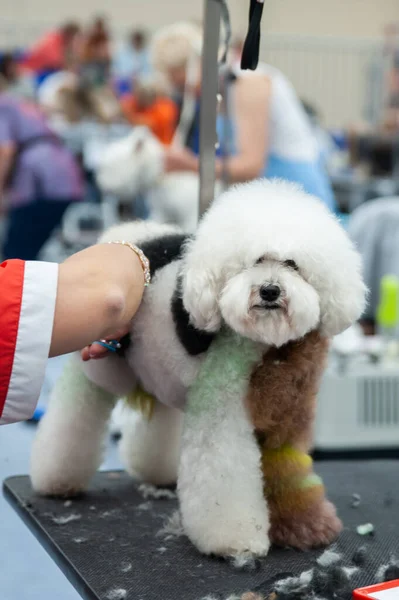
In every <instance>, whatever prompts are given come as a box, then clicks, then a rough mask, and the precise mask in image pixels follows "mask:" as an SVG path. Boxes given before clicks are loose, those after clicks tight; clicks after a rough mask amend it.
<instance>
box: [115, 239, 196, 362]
mask: <svg viewBox="0 0 399 600" xmlns="http://www.w3.org/2000/svg"><path fill="white" fill-rule="evenodd" d="M188 237H189V236H188V235H186V234H184V233H176V234H174V233H172V234H168V235H164V236H162V237H157V238H154V239H152V240H148V241H147V242H143V243H142V244H140V248H141V250H142V251H143V252H144V254H145V255H146V257H147V258H148V260H149V261H150V273H151V277H153V276H154V274H155V273H156V271H158V270H159V269H162V267H166V265H168V264H169V263H171V262H173V261H174V260H178V259H179V258H180V257H181V253H182V249H183V244H184V242H185V241H186V240H187V239H188ZM120 343H121V345H122V347H121V348H120V349H119V350H117V353H118V355H119V356H125V354H126V350H127V349H128V348H129V346H130V344H131V343H132V342H131V337H130V333H128V334H127V335H125V336H124V337H123V338H122V339H121V340H120Z"/></svg>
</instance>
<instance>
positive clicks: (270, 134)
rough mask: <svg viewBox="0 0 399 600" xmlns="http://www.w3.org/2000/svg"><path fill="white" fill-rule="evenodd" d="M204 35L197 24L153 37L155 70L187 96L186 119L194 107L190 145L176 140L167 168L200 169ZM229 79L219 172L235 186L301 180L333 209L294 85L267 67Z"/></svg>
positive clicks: (168, 154) (221, 123) (168, 153)
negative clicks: (258, 180)
mask: <svg viewBox="0 0 399 600" xmlns="http://www.w3.org/2000/svg"><path fill="white" fill-rule="evenodd" d="M202 37H203V36H202V29H201V27H200V26H199V25H197V24H195V23H176V24H173V25H170V26H167V27H165V28H163V29H161V30H159V31H158V33H157V34H156V35H155V36H154V39H153V42H152V48H151V57H152V63H153V65H154V68H155V69H156V70H157V71H159V72H161V73H163V74H164V75H165V76H166V77H167V78H168V80H169V82H170V84H171V85H172V86H173V87H174V89H175V90H176V92H177V94H179V95H180V97H181V98H182V97H184V98H185V102H183V105H184V109H183V115H182V116H183V122H184V110H185V109H186V106H187V104H188V105H190V104H191V107H192V106H193V104H194V105H195V106H194V110H193V111H192V112H193V113H194V118H192V119H191V123H190V124H189V126H187V127H186V136H185V139H184V140H183V145H184V146H186V148H183V147H178V146H176V145H172V146H171V147H170V148H168V149H166V155H165V168H166V170H167V171H169V172H171V171H184V170H186V171H194V172H197V171H198V170H199V160H198V154H199V135H198V134H199V127H198V123H199V103H198V100H199V97H200V94H201V79H202V76H206V73H205V74H202V73H201V52H202ZM226 79H227V81H228V82H229V83H228V84H227V86H226V89H225V90H224V96H225V97H224V102H223V107H222V111H221V113H220V114H219V117H218V132H219V142H220V150H219V157H218V158H217V159H216V167H215V169H216V176H217V177H218V178H221V177H222V176H227V179H228V181H229V182H231V183H238V182H243V181H248V180H251V179H255V178H257V177H261V176H263V177H267V178H273V177H277V178H280V179H285V180H288V181H292V182H296V183H298V184H300V185H301V186H302V187H303V188H304V189H305V191H307V192H309V193H311V194H314V195H316V196H318V197H319V198H320V199H321V200H322V201H323V202H324V203H325V204H326V205H327V206H328V207H329V208H330V209H331V210H335V208H336V206H335V199H334V196H333V192H332V189H331V186H330V183H329V180H328V177H327V174H326V172H325V171H324V166H323V161H322V159H321V156H320V152H319V146H318V142H317V140H316V138H315V136H314V134H313V131H312V128H311V126H310V123H309V120H308V118H307V116H306V114H305V111H304V109H303V107H302V105H301V103H300V101H299V99H298V97H297V95H296V93H295V90H294V88H293V86H292V85H291V84H290V82H289V81H288V80H287V79H286V78H285V77H284V75H283V74H282V73H281V72H280V71H278V70H277V69H275V68H273V67H271V66H269V65H265V64H262V65H261V66H260V67H259V68H258V70H257V71H255V72H252V71H241V70H240V68H239V66H238V65H237V64H234V65H232V66H231V67H230V73H229V77H228V78H226ZM193 98H195V100H194V101H193ZM215 101H216V100H215ZM187 113H190V110H187ZM186 118H187V115H186ZM181 120H182V118H181ZM183 130H184V127H183Z"/></svg>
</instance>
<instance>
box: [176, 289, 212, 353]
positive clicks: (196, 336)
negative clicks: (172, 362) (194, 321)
mask: <svg viewBox="0 0 399 600" xmlns="http://www.w3.org/2000/svg"><path fill="white" fill-rule="evenodd" d="M171 309H172V316H173V321H174V323H175V327H176V333H177V336H178V338H179V340H180V343H181V344H182V345H183V346H184V348H185V349H186V351H187V352H188V354H190V355H191V356H197V355H198V354H202V353H203V352H206V351H207V350H208V348H209V346H210V345H211V343H212V340H213V338H214V337H215V335H214V334H213V333H208V332H207V331H201V330H199V329H196V328H195V327H194V326H193V325H191V324H190V317H189V314H188V312H187V311H186V309H185V308H184V306H183V300H182V294H181V278H179V279H178V281H177V285H176V289H175V291H174V294H173V297H172V305H171Z"/></svg>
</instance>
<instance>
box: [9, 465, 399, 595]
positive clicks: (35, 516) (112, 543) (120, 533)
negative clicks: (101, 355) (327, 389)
mask: <svg viewBox="0 0 399 600" xmlns="http://www.w3.org/2000/svg"><path fill="white" fill-rule="evenodd" d="M316 470H317V472H318V473H319V474H320V475H321V476H322V477H323V479H324V482H325V484H326V486H327V488H328V494H329V497H330V498H331V500H332V501H333V502H334V503H335V504H336V505H337V507H338V512H339V514H340V516H341V518H342V520H343V521H344V525H345V530H344V531H343V533H342V534H341V536H340V538H339V540H338V541H337V543H336V544H335V545H334V549H336V550H337V551H338V552H341V553H343V554H344V556H345V562H346V563H347V564H348V565H350V562H351V557H352V556H353V553H354V552H355V550H356V549H357V548H359V546H366V547H367V549H368V558H367V562H366V565H365V567H363V568H362V569H361V570H360V571H359V572H358V573H357V574H356V575H355V576H354V577H353V587H354V588H355V587H359V586H364V585H369V584H372V583H375V576H376V571H377V569H378V568H379V566H380V565H381V564H382V563H384V562H387V561H388V560H389V559H390V558H391V557H392V555H396V556H399V512H398V509H399V463H398V462H397V461H373V462H366V461H365V462H341V461H340V462H323V463H319V464H317V469H316ZM3 491H4V494H5V497H6V498H7V499H8V501H9V502H10V503H11V505H12V506H13V508H14V509H15V510H16V511H17V512H18V513H19V515H20V516H21V517H22V519H23V520H24V521H25V523H26V524H27V525H28V527H29V528H30V529H31V531H32V532H33V533H34V535H35V536H36V537H37V539H38V540H39V542H40V543H41V544H42V545H43V546H44V547H45V548H46V549H47V551H48V552H49V554H50V555H51V556H52V558H53V559H54V560H55V561H56V563H57V564H58V566H59V567H60V568H61V569H62V571H63V572H64V574H65V575H66V577H67V578H68V579H69V580H70V581H71V583H72V584H73V585H74V586H75V588H76V589H77V591H78V592H79V593H80V595H81V596H82V598H85V599H90V600H93V599H94V600H119V598H126V600H202V599H204V598H206V597H208V596H211V597H212V598H215V599H219V598H220V599H221V600H226V598H228V597H229V596H230V595H232V594H242V593H244V592H246V591H248V590H252V591H260V592H261V593H262V594H265V595H267V594H269V593H270V592H271V591H272V589H273V583H274V582H275V581H276V580H277V579H280V578H282V577H284V576H286V575H288V574H299V573H301V572H302V571H304V570H306V569H309V568H310V567H311V566H313V565H314V564H315V560H316V559H317V557H318V556H319V554H320V551H312V552H298V551H294V550H288V549H272V550H271V551H270V553H269V555H268V557H267V558H266V559H263V560H262V561H261V563H260V566H259V568H258V569H257V570H255V571H253V572H244V571H238V570H236V569H235V568H233V566H232V565H231V564H229V563H228V562H226V561H223V560H218V559H214V558H209V557H204V556H202V555H200V554H199V553H198V552H197V550H196V549H195V548H194V547H193V546H192V545H191V543H190V542H189V540H188V539H187V538H185V537H184V536H183V537H182V536H180V537H170V536H168V535H166V534H165V533H162V529H163V526H164V523H165V522H167V520H168V518H169V517H170V516H171V515H172V514H173V513H174V512H175V511H176V509H177V502H176V500H175V499H158V500H156V499H153V498H150V499H145V498H144V497H143V495H142V492H141V491H140V490H139V488H138V486H137V484H136V483H135V482H134V481H132V479H131V478H130V477H129V476H128V475H126V474H125V473H123V472H120V471H112V472H111V471H108V472H99V473H98V474H97V475H96V476H95V478H94V479H93V482H92V484H91V485H90V489H89V491H88V492H87V493H86V494H85V495H82V496H81V497H79V498H76V499H74V500H71V501H65V500H63V499H55V498H41V497H39V496H37V495H36V494H35V493H34V492H33V491H32V488H31V485H30V481H29V478H28V477H26V476H20V477H11V478H9V479H7V480H6V481H5V482H4V487H3ZM354 493H356V494H359V495H360V497H361V503H360V506H359V507H358V508H353V507H352V506H351V504H352V495H353V494H354ZM369 522H370V523H373V524H374V527H375V535H374V536H372V537H362V536H360V535H359V534H358V533H357V531H356V527H357V526H358V525H360V524H364V523H369ZM22 551H23V548H21V552H22ZM118 590H122V592H118ZM123 590H125V592H123ZM348 600H349V599H348Z"/></svg>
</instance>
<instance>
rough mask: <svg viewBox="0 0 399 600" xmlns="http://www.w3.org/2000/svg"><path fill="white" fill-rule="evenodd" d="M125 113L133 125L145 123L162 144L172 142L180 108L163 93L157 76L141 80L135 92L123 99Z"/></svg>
mask: <svg viewBox="0 0 399 600" xmlns="http://www.w3.org/2000/svg"><path fill="white" fill-rule="evenodd" d="M121 105H122V110H123V114H124V116H125V117H126V119H127V120H128V121H129V123H131V124H132V125H145V126H146V127H148V129H150V131H151V132H152V133H153V134H154V136H155V137H156V138H158V140H159V141H160V142H162V144H165V145H169V144H170V143H171V142H172V139H173V136H174V133H175V130H176V126H177V116H178V109H177V106H176V104H175V103H174V102H173V100H171V99H170V98H168V97H167V95H166V94H165V93H163V90H162V85H161V84H160V82H158V81H157V80H156V79H155V78H147V79H144V80H139V81H138V82H137V84H136V86H135V88H134V93H133V94H127V95H126V96H124V97H123V98H122V101H121Z"/></svg>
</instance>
